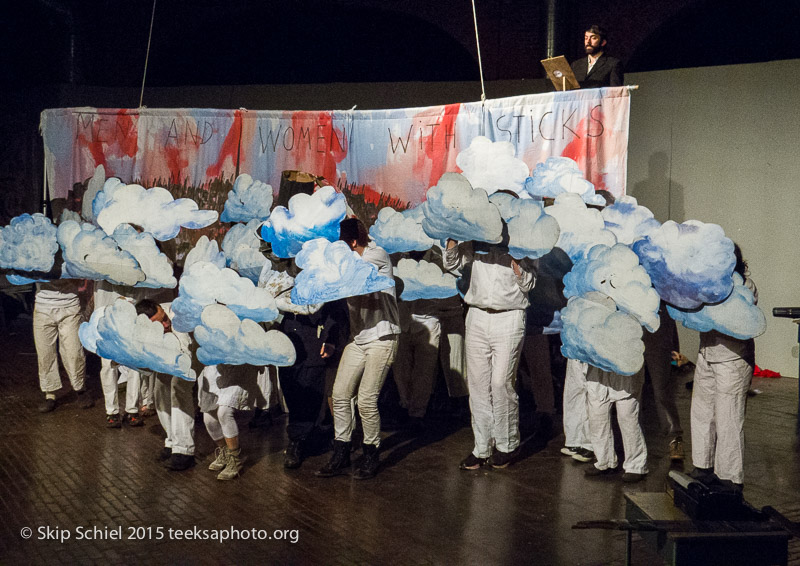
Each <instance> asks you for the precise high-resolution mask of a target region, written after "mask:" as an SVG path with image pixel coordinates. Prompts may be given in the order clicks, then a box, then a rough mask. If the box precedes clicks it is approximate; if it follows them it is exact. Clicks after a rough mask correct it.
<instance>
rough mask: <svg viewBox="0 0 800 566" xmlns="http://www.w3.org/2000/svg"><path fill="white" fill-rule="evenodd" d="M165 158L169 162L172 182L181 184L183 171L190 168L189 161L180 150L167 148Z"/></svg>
mask: <svg viewBox="0 0 800 566" xmlns="http://www.w3.org/2000/svg"><path fill="white" fill-rule="evenodd" d="M164 157H165V158H166V160H167V167H169V174H170V178H171V180H172V182H174V183H179V182H180V179H181V171H183V169H185V168H186V167H188V166H189V159H188V158H187V157H186V156H184V155H183V152H182V151H181V150H180V148H177V147H174V146H173V147H165V148H164Z"/></svg>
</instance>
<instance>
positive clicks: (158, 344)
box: [78, 299, 197, 381]
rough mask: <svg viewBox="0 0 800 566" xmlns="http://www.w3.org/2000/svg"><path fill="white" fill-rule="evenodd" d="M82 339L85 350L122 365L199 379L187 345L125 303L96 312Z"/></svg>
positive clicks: (82, 328) (83, 327)
mask: <svg viewBox="0 0 800 566" xmlns="http://www.w3.org/2000/svg"><path fill="white" fill-rule="evenodd" d="M78 336H79V338H80V340H81V343H82V344H83V347H84V348H86V349H87V350H89V351H90V352H93V353H95V354H97V355H98V356H100V357H103V358H106V359H109V360H114V361H115V362H117V363H119V364H121V365H124V366H127V367H131V368H139V369H150V370H153V371H156V372H160V373H166V374H169V375H174V376H177V377H180V378H182V379H185V380H187V381H195V380H196V379H197V376H196V374H195V372H194V370H193V369H192V356H191V354H190V353H189V351H188V349H187V348H186V344H182V343H181V341H180V340H179V339H178V337H177V336H176V335H175V334H174V333H172V332H167V333H165V332H164V327H163V326H162V325H161V323H160V322H153V321H151V320H150V319H149V318H148V317H147V316H146V315H144V314H141V315H138V316H137V315H136V307H134V306H133V304H131V303H129V302H128V301H126V300H124V299H117V300H116V301H115V302H114V304H112V305H111V306H108V307H101V308H99V309H97V310H96V311H94V312H93V313H92V316H91V318H90V319H89V322H84V323H82V324H81V326H80V328H79V330H78Z"/></svg>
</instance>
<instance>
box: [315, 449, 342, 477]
mask: <svg viewBox="0 0 800 566" xmlns="http://www.w3.org/2000/svg"><path fill="white" fill-rule="evenodd" d="M349 467H350V443H349V442H342V441H341V440H334V441H333V455H332V456H331V459H330V460H328V463H327V464H325V465H324V466H322V468H321V469H320V470H318V471H317V473H316V474H315V475H316V476H317V477H320V478H332V477H333V476H338V475H339V474H344V473H347V468H349Z"/></svg>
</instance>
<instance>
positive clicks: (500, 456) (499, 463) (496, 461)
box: [489, 450, 517, 469]
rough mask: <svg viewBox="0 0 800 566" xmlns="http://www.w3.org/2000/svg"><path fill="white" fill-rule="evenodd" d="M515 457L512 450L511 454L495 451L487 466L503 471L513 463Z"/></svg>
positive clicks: (514, 452) (515, 452)
mask: <svg viewBox="0 0 800 566" xmlns="http://www.w3.org/2000/svg"><path fill="white" fill-rule="evenodd" d="M516 455H517V451H516V450H514V451H513V452H503V451H501V450H495V451H494V453H493V454H492V455H491V456H489V465H490V466H491V467H493V468H495V469H503V468H507V467H508V465H509V464H511V462H513V461H514V457H515V456H516Z"/></svg>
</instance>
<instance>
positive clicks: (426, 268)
mask: <svg viewBox="0 0 800 566" xmlns="http://www.w3.org/2000/svg"><path fill="white" fill-rule="evenodd" d="M395 275H396V276H397V277H399V278H400V279H402V280H403V293H402V294H401V295H400V299H402V300H403V301H414V300H416V299H446V298H448V297H455V296H456V295H457V294H458V290H457V289H456V278H455V276H454V275H451V274H449V273H444V272H443V271H442V270H441V268H440V267H439V266H438V265H436V264H435V263H431V262H429V261H424V260H423V261H419V262H417V261H414V260H413V259H407V258H403V259H401V260H400V262H399V263H398V264H397V269H396V270H395Z"/></svg>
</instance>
